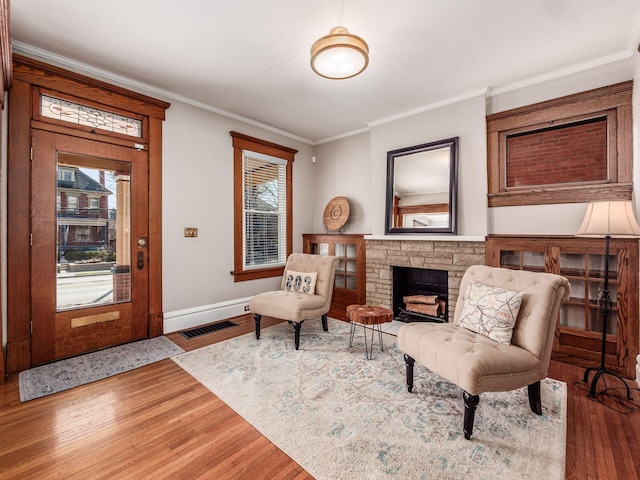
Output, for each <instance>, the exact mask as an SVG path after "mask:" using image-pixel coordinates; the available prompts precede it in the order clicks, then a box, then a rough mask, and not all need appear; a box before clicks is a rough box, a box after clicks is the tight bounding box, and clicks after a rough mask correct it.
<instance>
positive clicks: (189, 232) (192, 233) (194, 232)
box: [184, 227, 198, 238]
mask: <svg viewBox="0 0 640 480" xmlns="http://www.w3.org/2000/svg"><path fill="white" fill-rule="evenodd" d="M184 236H185V237H190V238H195V237H197V236H198V229H197V228H193V227H185V229H184Z"/></svg>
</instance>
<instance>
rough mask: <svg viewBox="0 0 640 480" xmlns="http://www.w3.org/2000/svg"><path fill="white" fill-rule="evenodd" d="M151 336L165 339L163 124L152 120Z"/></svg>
mask: <svg viewBox="0 0 640 480" xmlns="http://www.w3.org/2000/svg"><path fill="white" fill-rule="evenodd" d="M149 138H150V142H149V257H150V258H152V259H153V262H149V336H150V337H157V336H159V335H162V333H163V330H164V324H163V318H164V314H163V306H162V120H160V119H157V118H150V119H149Z"/></svg>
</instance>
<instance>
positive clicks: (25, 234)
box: [6, 80, 31, 374]
mask: <svg viewBox="0 0 640 480" xmlns="http://www.w3.org/2000/svg"><path fill="white" fill-rule="evenodd" d="M30 118H31V92H30V85H29V84H28V83H26V82H23V81H20V80H15V81H14V83H13V88H12V90H11V94H10V95H9V135H8V136H9V139H10V141H9V145H8V156H7V170H8V171H11V172H12V177H13V179H14V180H13V181H11V182H7V225H11V228H10V229H9V230H8V231H7V279H8V280H10V281H8V282H7V349H6V356H7V360H6V361H7V373H9V374H10V373H15V372H19V371H20V370H25V369H27V368H29V367H31V318H30V315H31V312H30V301H31V299H30V283H31V277H30V268H29V265H30V249H29V237H30V225H29V221H28V219H29V218H30V215H31V202H30V189H31V185H30V183H29V176H30V170H31V168H30V167H31V165H30V150H31V142H30V132H29V128H28V125H29V120H30ZM25 220H26V221H25Z"/></svg>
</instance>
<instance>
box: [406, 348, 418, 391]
mask: <svg viewBox="0 0 640 480" xmlns="http://www.w3.org/2000/svg"><path fill="white" fill-rule="evenodd" d="M404 363H405V365H406V367H407V368H406V370H407V390H408V391H409V393H411V391H412V390H413V365H414V364H415V363H416V361H415V360H414V359H413V358H411V357H410V356H409V355H407V354H406V353H405V354H404Z"/></svg>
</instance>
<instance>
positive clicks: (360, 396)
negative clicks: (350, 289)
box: [172, 319, 566, 480]
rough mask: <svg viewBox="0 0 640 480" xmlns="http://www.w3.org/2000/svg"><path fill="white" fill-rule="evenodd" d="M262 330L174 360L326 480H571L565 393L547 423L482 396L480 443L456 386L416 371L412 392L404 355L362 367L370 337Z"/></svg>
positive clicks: (343, 327)
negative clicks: (466, 429) (466, 421)
mask: <svg viewBox="0 0 640 480" xmlns="http://www.w3.org/2000/svg"><path fill="white" fill-rule="evenodd" d="M329 322H330V323H329V331H328V332H323V331H322V327H321V322H320V321H317V322H315V321H314V322H310V321H309V322H305V323H304V325H303V326H302V331H301V339H300V350H298V351H296V350H295V348H294V344H293V339H294V335H293V328H292V327H291V326H290V325H288V324H287V323H282V324H278V325H275V326H273V327H269V328H266V329H263V331H262V334H261V337H260V340H256V339H255V335H254V334H252V333H251V334H247V335H243V336H241V337H237V338H234V339H231V340H227V341H225V342H221V343H217V344H214V345H210V346H207V347H203V348H200V349H198V350H194V351H191V352H188V353H185V354H182V355H178V356H175V357H173V358H172V359H173V361H175V362H176V363H177V364H178V365H180V366H181V367H182V368H184V369H185V370H186V371H187V372H189V373H190V374H191V375H193V376H194V377H195V378H196V379H197V380H198V381H200V382H201V383H202V384H203V385H205V386H206V387H207V388H208V389H209V390H211V391H212V392H213V393H215V394H216V395H217V396H218V397H220V398H221V399H222V400H223V401H224V402H225V403H227V404H228V405H229V406H231V408H233V409H234V410H235V411H236V412H238V413H239V414H240V415H241V416H242V417H244V418H245V419H246V420H247V421H248V422H250V423H251V424H252V425H253V426H254V427H256V428H257V429H258V430H259V431H260V432H261V433H262V434H263V435H265V436H266V437H267V438H269V439H270V440H271V441H272V442H273V443H275V444H276V445H277V446H278V447H279V448H280V449H282V450H283V451H284V452H285V453H287V454H288V455H289V456H290V457H291V458H293V459H294V460H295V461H296V462H298V463H299V464H300V465H301V466H302V467H303V468H304V469H305V470H307V471H308V472H309V473H310V474H311V475H313V476H314V477H316V478H317V479H319V480H339V479H349V480H353V479H367V480H373V479H454V478H455V479H459V478H465V479H491V480H495V479H525V478H526V479H531V478H544V479H545V480H548V479H563V478H564V469H565V451H566V444H565V441H566V384H565V383H563V382H558V381H555V380H551V379H545V380H544V381H543V382H542V403H543V414H542V415H541V416H537V415H535V414H534V413H532V412H531V410H530V408H529V402H528V397H527V391H526V388H523V389H521V390H517V391H513V392H501V393H485V394H483V395H481V396H480V405H479V406H478V410H477V411H476V419H475V426H474V432H473V436H472V439H471V440H470V441H469V440H465V439H464V436H463V434H462V419H463V409H464V406H463V403H462V392H461V391H460V389H459V388H458V387H456V386H455V385H452V384H450V383H448V382H446V381H444V380H442V379H441V378H438V377H436V376H435V375H433V374H431V373H429V371H428V370H427V369H426V368H424V367H420V366H418V365H416V368H415V384H414V392H413V393H408V392H407V389H406V386H405V368H404V361H403V360H402V355H401V353H400V352H399V351H398V349H397V346H396V345H395V343H390V342H389V338H393V337H391V336H388V335H387V336H386V337H387V343H389V344H388V345H387V344H385V347H386V350H385V351H384V352H381V351H380V350H379V349H377V350H374V357H373V359H372V360H369V361H367V360H366V359H365V351H364V341H363V336H362V333H361V332H362V331H361V330H360V332H358V333H357V334H356V338H355V341H354V346H353V347H351V348H349V347H348V344H349V325H348V324H347V323H344V322H340V321H337V320H332V319H329Z"/></svg>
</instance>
